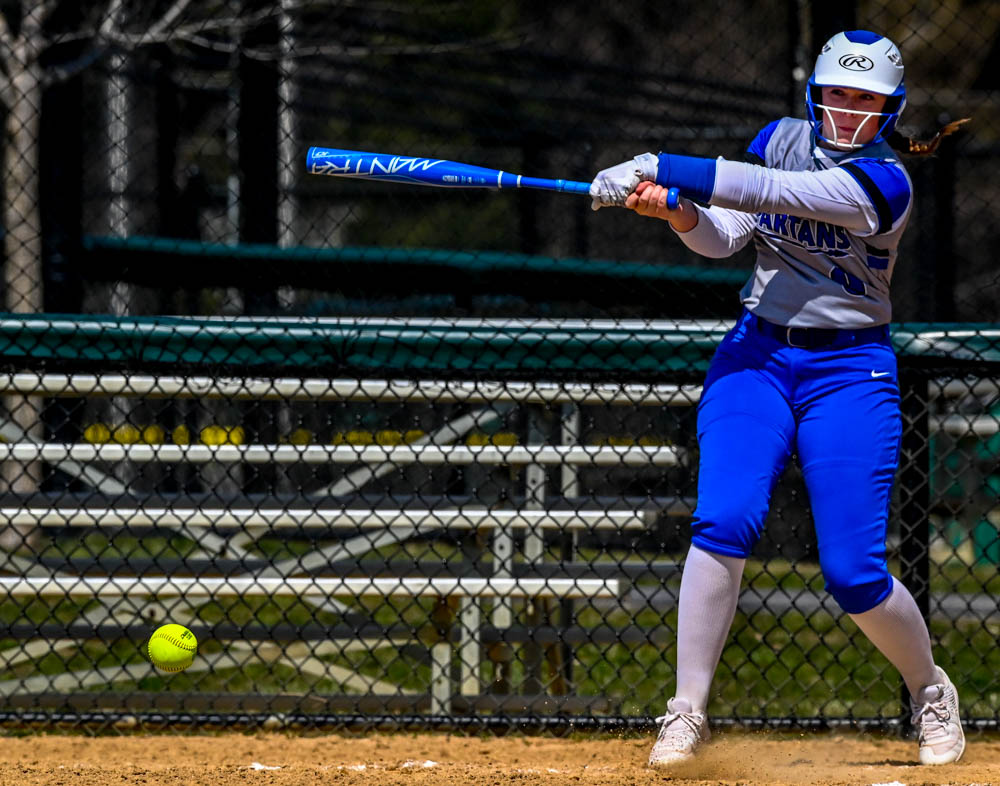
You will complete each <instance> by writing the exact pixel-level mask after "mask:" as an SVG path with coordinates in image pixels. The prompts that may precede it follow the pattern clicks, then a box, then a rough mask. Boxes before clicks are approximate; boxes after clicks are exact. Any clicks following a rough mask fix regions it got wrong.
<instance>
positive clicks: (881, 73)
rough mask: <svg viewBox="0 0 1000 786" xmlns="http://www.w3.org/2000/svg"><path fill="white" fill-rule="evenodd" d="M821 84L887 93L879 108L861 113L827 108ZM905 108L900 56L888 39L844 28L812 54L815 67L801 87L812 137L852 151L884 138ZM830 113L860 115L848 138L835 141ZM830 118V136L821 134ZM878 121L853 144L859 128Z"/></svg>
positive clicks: (869, 125)
mask: <svg viewBox="0 0 1000 786" xmlns="http://www.w3.org/2000/svg"><path fill="white" fill-rule="evenodd" d="M824 87H845V88H852V89H854V90H860V91H864V92H867V93H874V94H878V95H884V96H886V101H885V106H884V107H883V108H882V110H881V112H864V111H861V112H859V111H857V110H849V109H841V108H838V107H831V106H827V105H825V104H824V103H823V98H822V94H823V90H822V89H823V88H824ZM905 106H906V88H905V86H904V84H903V59H902V57H901V56H900V54H899V49H897V48H896V45H895V44H894V43H892V41H890V40H889V39H888V38H883V37H882V36H880V35H878V34H876V33H870V32H868V31H866V30H849V31H847V32H844V33H837V35H835V36H834V37H833V38H831V39H830V40H829V41H827V43H826V45H825V46H824V47H823V50H822V52H820V55H819V57H817V58H816V68H815V69H814V71H813V73H812V76H810V77H809V82H808V83H807V85H806V117H807V118H808V120H809V122H810V123H811V124H812V127H813V132H814V133H815V134H816V136H817V137H818V138H819V139H821V140H822V141H824V142H825V143H827V144H828V145H830V146H831V147H834V148H836V149H839V150H857V149H859V148H862V147H866V146H867V145H870V144H875V143H876V142H881V141H883V140H884V139H886V138H887V137H888V136H889V135H890V134H892V132H893V131H894V130H895V127H896V122H897V120H898V119H899V115H900V113H902V111H903V108H904V107H905ZM831 112H840V113H844V114H864V115H868V117H867V118H865V119H864V120H862V122H861V123H860V124H859V125H858V127H857V129H856V130H855V132H854V137H853V138H852V139H851V140H850V142H843V141H838V140H837V139H836V131H835V128H836V126H835V124H834V123H833V122H832V116H831V115H830V113H831ZM825 119H829V120H830V121H831V122H830V126H831V128H833V129H834V138H833V139H831V138H829V137H828V136H826V135H825V134H824V133H823V131H824V122H823V121H824V120H825ZM871 123H878V130H877V132H876V133H875V135H874V136H873V137H872V138H871V139H868V140H866V141H865V142H862V143H859V142H857V139H858V135H859V133H860V132H861V130H862V129H867V128H870V127H871Z"/></svg>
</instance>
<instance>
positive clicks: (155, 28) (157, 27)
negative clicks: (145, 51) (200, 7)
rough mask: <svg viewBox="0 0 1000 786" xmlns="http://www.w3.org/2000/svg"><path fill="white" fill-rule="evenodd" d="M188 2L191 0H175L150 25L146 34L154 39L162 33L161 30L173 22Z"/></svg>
mask: <svg viewBox="0 0 1000 786" xmlns="http://www.w3.org/2000/svg"><path fill="white" fill-rule="evenodd" d="M190 4H191V0H176V2H175V3H174V4H173V5H172V6H170V8H168V9H167V10H166V11H165V12H164V13H163V16H161V17H160V18H159V19H158V20H157V21H156V22H154V23H153V24H152V26H150V28H149V31H148V32H147V33H146V35H147V36H150V37H151V38H154V39H155V38H157V37H158V36H160V35H162V34H163V32H164V31H165V30H166V29H167V28H168V27H170V25H172V24H173V23H174V20H175V19H177V17H179V16H180V15H181V14H183V13H184V9H186V8H187V7H188V6H189V5H190Z"/></svg>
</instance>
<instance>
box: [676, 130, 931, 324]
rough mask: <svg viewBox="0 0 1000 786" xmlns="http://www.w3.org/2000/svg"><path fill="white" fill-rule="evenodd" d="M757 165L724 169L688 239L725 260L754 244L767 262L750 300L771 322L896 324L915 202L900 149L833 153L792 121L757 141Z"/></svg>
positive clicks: (750, 155) (751, 285) (759, 268)
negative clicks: (897, 291) (893, 293)
mask: <svg viewBox="0 0 1000 786" xmlns="http://www.w3.org/2000/svg"><path fill="white" fill-rule="evenodd" d="M747 159H748V161H750V162H751V163H739V162H735V161H726V160H723V159H720V160H719V161H718V162H717V163H716V171H715V180H714V186H713V189H712V193H711V197H710V198H709V199H708V201H709V203H710V204H711V207H709V208H702V207H698V208H697V209H698V211H699V217H698V225H697V226H696V227H695V228H694V229H692V230H691V231H690V232H685V233H678V234H679V237H680V238H681V239H682V240H683V241H684V243H685V244H686V245H687V246H688V247H689V248H691V249H692V250H694V251H697V252H698V253H701V254H704V255H706V256H711V257H721V256H728V255H729V254H732V253H733V252H734V251H736V250H738V249H739V248H742V247H743V246H744V245H746V243H747V242H749V241H750V240H751V239H752V240H753V242H754V245H755V247H756V250H757V261H756V264H755V266H754V271H753V274H752V275H751V277H750V280H749V281H747V283H746V285H745V286H744V287H743V289H742V291H741V293H740V297H741V299H742V301H743V304H744V305H745V306H746V307H747V308H748V309H749V310H750V311H752V312H753V313H755V314H756V315H757V316H759V317H762V318H764V319H766V320H768V321H769V322H774V323H777V324H780V325H790V326H795V327H822V328H860V327H868V326H871V325H882V324H885V323H887V322H889V320H890V318H891V304H890V301H889V282H890V279H891V278H892V270H893V266H894V265H895V262H896V251H897V247H898V245H899V240H900V237H901V236H902V234H903V230H904V228H905V227H906V222H907V220H908V219H909V216H910V211H911V208H912V204H913V187H912V184H911V182H910V179H909V176H908V175H907V173H906V170H905V169H904V168H903V166H902V164H901V163H900V161H899V159H898V157H897V155H896V153H895V151H893V150H892V148H891V147H889V145H888V144H886V143H884V142H881V143H878V144H874V145H869V146H868V147H865V148H862V149H861V150H857V151H852V152H850V153H840V152H838V151H833V150H827V149H825V148H822V147H819V146H818V145H817V144H816V139H815V137H814V136H813V133H812V130H811V128H810V126H809V124H808V123H807V122H806V121H805V120H798V119H795V118H789V117H786V118H783V119H781V120H777V121H775V122H773V123H771V124H770V125H768V126H767V127H766V128H764V129H763V130H762V131H761V132H760V133H759V134H758V135H757V137H756V138H755V139H754V140H753V142H752V143H751V144H750V147H749V149H748V151H747Z"/></svg>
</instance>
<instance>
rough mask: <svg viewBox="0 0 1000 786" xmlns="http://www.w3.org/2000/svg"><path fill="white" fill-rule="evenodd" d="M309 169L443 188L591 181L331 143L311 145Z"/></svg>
mask: <svg viewBox="0 0 1000 786" xmlns="http://www.w3.org/2000/svg"><path fill="white" fill-rule="evenodd" d="M306 170H307V171H308V172H309V173H310V174H313V175H331V176H334V177H350V178H357V179H363V180H381V181H385V182H390V183H409V184H413V185H423V186H439V187H443V188H540V189H544V190H546V191H562V192H564V193H568V194H587V193H589V192H590V183H580V182H577V181H574V180H554V179H549V178H541V177H524V176H523V175H517V174H513V173H511V172H503V171H501V170H499V169H489V168H487V167H481V166H474V165H472V164H463V163H460V162H458V161H446V160H443V159H437V158H420V157H418V156H401V155H394V154H391V153H364V152H361V151H359V150H339V149H337V148H331V147H310V148H309V152H308V153H307V154H306Z"/></svg>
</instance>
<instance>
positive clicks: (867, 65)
mask: <svg viewBox="0 0 1000 786" xmlns="http://www.w3.org/2000/svg"><path fill="white" fill-rule="evenodd" d="M837 62H838V63H840V64H841V65H842V66H843V67H844V68H846V69H847V70H848V71H871V70H872V69H873V68H874V67H875V64H874V63H873V62H872V61H871V58H868V57H865V56H864V55H844V56H843V57H842V58H840V60H838V61H837Z"/></svg>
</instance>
